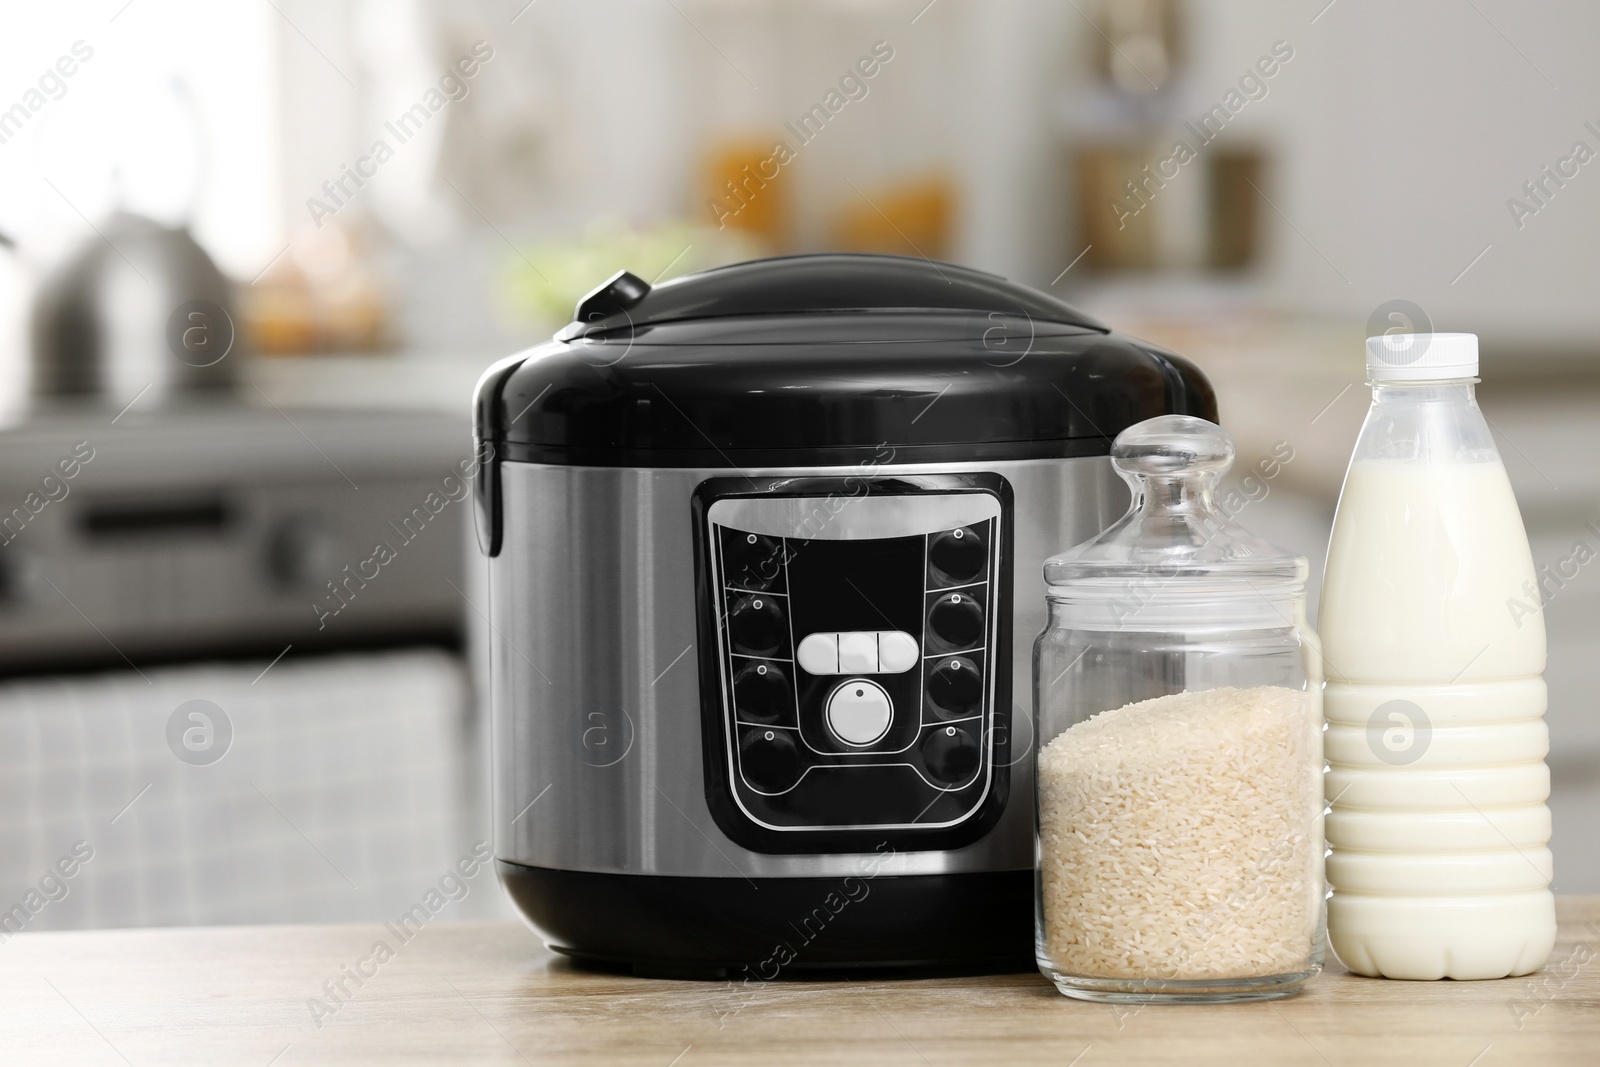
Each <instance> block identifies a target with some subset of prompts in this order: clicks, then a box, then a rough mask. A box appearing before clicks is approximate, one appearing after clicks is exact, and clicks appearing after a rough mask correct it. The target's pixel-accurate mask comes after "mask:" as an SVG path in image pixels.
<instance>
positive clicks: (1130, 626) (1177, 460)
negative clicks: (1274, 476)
mask: <svg viewBox="0 0 1600 1067" xmlns="http://www.w3.org/2000/svg"><path fill="white" fill-rule="evenodd" d="M1234 452H1235V450H1234V445H1233V438H1232V437H1230V436H1229V435H1228V432H1227V431H1226V430H1224V429H1223V428H1222V427H1220V426H1218V425H1217V424H1215V423H1212V422H1207V421H1206V420H1204V419H1199V418H1195V417H1193V416H1191V415H1162V416H1160V417H1158V418H1154V419H1146V420H1145V421H1144V422H1140V423H1135V424H1134V425H1132V426H1130V427H1128V428H1127V429H1126V430H1123V431H1122V432H1121V433H1120V434H1118V435H1117V438H1116V440H1115V441H1114V442H1113V443H1112V446H1111V463H1112V466H1114V467H1115V468H1116V471H1117V473H1118V474H1119V475H1121V476H1122V479H1123V480H1124V481H1126V482H1127V483H1128V486H1129V488H1130V489H1131V490H1132V492H1133V503H1132V506H1131V507H1129V509H1128V512H1127V514H1125V515H1123V516H1122V518H1120V519H1118V520H1117V521H1116V522H1114V523H1112V524H1111V525H1110V526H1109V527H1107V528H1106V529H1105V530H1104V531H1102V532H1101V533H1100V534H1098V535H1097V536H1095V537H1093V538H1091V539H1089V540H1088V541H1085V542H1083V543H1082V544H1080V545H1077V546H1075V547H1073V548H1070V549H1068V550H1067V551H1065V552H1062V553H1060V554H1059V555H1056V556H1052V557H1050V559H1048V560H1046V561H1045V565H1044V578H1045V583H1046V585H1047V589H1046V594H1047V595H1048V596H1049V597H1050V599H1051V600H1052V601H1054V602H1056V603H1057V604H1058V605H1061V606H1063V607H1065V609H1066V619H1065V620H1064V621H1066V622H1067V623H1068V624H1069V625H1073V626H1079V627H1082V628H1084V629H1095V630H1160V631H1172V630H1237V629H1262V628H1278V627H1287V626H1293V625H1296V623H1297V621H1300V613H1301V612H1302V611H1303V606H1304V597H1305V584H1306V575H1307V573H1308V567H1307V564H1306V560H1305V557H1304V556H1296V555H1294V554H1293V553H1290V552H1287V551H1285V550H1284V549H1280V548H1278V547H1276V546H1275V545H1272V544H1271V543H1269V542H1267V541H1264V540H1262V539H1261V538H1259V537H1256V536H1255V535H1254V534H1252V533H1250V532H1249V531H1248V530H1246V529H1244V528H1243V527H1241V526H1240V525H1238V524H1237V523H1236V522H1234V521H1233V518H1232V516H1231V515H1230V514H1229V513H1228V511H1226V510H1225V509H1224V508H1223V507H1222V506H1221V504H1220V503H1219V501H1218V500H1217V492H1216V490H1217V484H1218V482H1220V481H1221V479H1222V476H1223V475H1224V474H1226V473H1227V471H1228V468H1229V467H1231V466H1232V465H1233V460H1234ZM1235 510H1237V509H1235Z"/></svg>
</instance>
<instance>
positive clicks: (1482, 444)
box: [1318, 334, 1556, 979]
mask: <svg viewBox="0 0 1600 1067" xmlns="http://www.w3.org/2000/svg"><path fill="white" fill-rule="evenodd" d="M1477 370H1478V350H1477V338H1476V337H1475V336H1473V335H1472V334H1399V335H1388V336H1385V337H1375V338H1371V339H1369V340H1368V342H1367V371H1368V378H1369V379H1370V380H1371V383H1372V388H1373V402H1372V407H1371V409H1370V410H1369V412H1368V414H1367V420H1366V424H1365V425H1364V426H1363V427H1362V430H1361V436H1360V439H1359V440H1358V442H1357V444H1356V449H1355V455H1354V456H1353V458H1352V460H1351V463H1350V470H1349V473H1348V474H1347V475H1346V476H1345V483H1344V490H1343V492H1342V493H1341V495H1340V498H1339V509H1338V513H1337V515H1336V517H1335V519H1334V526H1333V539H1332V543H1331V545H1330V547H1329V552H1328V566H1327V570H1326V572H1325V575H1324V579H1323V590H1322V608H1321V613H1320V617H1319V626H1318V629H1319V630H1320V631H1321V635H1322V643H1323V652H1324V657H1325V658H1324V665H1325V669H1326V672H1327V678H1328V683H1327V690H1326V693H1325V696H1324V707H1325V712H1326V715H1327V720H1328V732H1327V735H1326V738H1325V741H1326V751H1327V756H1328V764H1329V771H1328V776H1327V791H1328V800H1329V801H1330V803H1331V805H1332V810H1331V812H1330V814H1329V816H1328V820H1327V838H1328V844H1329V846H1330V848H1331V850H1332V851H1331V854H1330V856H1329V858H1328V867H1327V874H1328V881H1329V884H1330V886H1331V887H1332V890H1333V893H1332V896H1331V897H1330V899H1329V902H1328V938H1329V942H1330V944H1331V946H1332V948H1333V950H1334V952H1335V953H1337V954H1338V956H1339V959H1340V960H1341V961H1342V962H1343V963H1344V965H1345V966H1346V967H1348V968H1350V969H1351V970H1352V971H1355V972H1356V973H1358V974H1365V975H1374V976H1379V975H1381V976H1384V977H1389V978H1411V979H1437V978H1458V979H1464V978H1504V977H1507V976H1508V975H1520V974H1527V973H1529V972H1532V971H1535V970H1537V969H1538V968H1539V967H1541V966H1542V965H1543V964H1544V962H1545V960H1546V958H1547V957H1548V956H1549V954H1550V950H1551V948H1552V946H1553V944H1554V941H1555V932H1556V921H1555V902H1554V898H1553V897H1552V895H1551V893H1550V888H1549V886H1550V880H1551V857H1550V850H1549V848H1548V847H1546V846H1547V845H1548V843H1549V840H1550V812H1549V809H1548V808H1546V807H1545V800H1546V799H1547V797H1548V796H1549V792H1550V774H1549V771H1548V769H1547V768H1546V766H1545V763H1544V757H1545V755H1546V753H1547V751H1548V749H1549V736H1548V734H1547V732H1546V730H1545V725H1544V711H1545V685H1544V679H1543V678H1542V674H1543V671H1544V664H1545V634H1544V617H1543V615H1542V614H1541V613H1539V612H1537V611H1534V610H1532V608H1531V605H1537V604H1538V602H1539V597H1538V594H1537V592H1536V591H1535V590H1536V586H1535V584H1534V583H1535V581H1536V578H1535V571H1534V566H1533V560H1532V557H1531V555H1530V554H1529V551H1528V540H1527V535H1526V533H1525V532H1524V530H1523V526H1522V517H1521V515H1520V513H1519V512H1518V510H1517V501H1516V498H1515V497H1514V496H1513V495H1512V491H1511V483H1510V481H1509V480H1508V479H1507V477H1506V472H1505V468H1504V466H1503V465H1502V464H1501V462H1500V456H1499V453H1498V452H1497V451H1496V449H1495V445H1494V440H1493V438H1492V437H1491V436H1490V434H1489V429H1488V426H1487V424H1486V423H1485V422H1484V419H1483V416H1482V414H1481V413H1480V412H1479V410H1478V407H1477V403H1476V401H1475V400H1474V398H1473V383H1474V382H1476V381H1477V377H1476V375H1477Z"/></svg>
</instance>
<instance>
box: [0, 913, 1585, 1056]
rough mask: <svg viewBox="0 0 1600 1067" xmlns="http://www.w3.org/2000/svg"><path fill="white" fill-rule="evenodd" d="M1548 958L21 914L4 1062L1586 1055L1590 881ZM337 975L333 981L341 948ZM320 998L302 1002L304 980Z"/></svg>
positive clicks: (2, 995)
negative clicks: (1040, 955) (1195, 981)
mask: <svg viewBox="0 0 1600 1067" xmlns="http://www.w3.org/2000/svg"><path fill="white" fill-rule="evenodd" d="M1559 906H1560V916H1561V936H1560V939H1559V940H1558V941H1557V943H1556V949H1555V952H1554V953H1553V954H1552V956H1551V959H1550V964H1549V966H1548V967H1547V968H1546V969H1545V971H1544V972H1543V973H1541V974H1539V975H1534V976H1531V977H1528V978H1518V979H1507V980H1505V981H1500V982H1465V983H1454V982H1417V983H1413V982H1388V981H1381V980H1372V979H1365V978H1357V977H1355V976H1352V975H1350V974H1348V973H1346V972H1344V971H1343V970H1342V969H1341V968H1340V967H1339V966H1338V965H1337V964H1336V963H1335V964H1331V965H1330V966H1329V968H1328V970H1327V971H1326V972H1325V973H1324V974H1322V975H1321V976H1320V977H1318V978H1317V979H1316V980H1315V981H1313V982H1312V983H1311V985H1310V987H1309V989H1308V990H1307V992H1306V993H1304V994H1303V995H1302V996H1300V997H1297V998H1294V999H1292V1000H1285V1001H1277V1002H1271V1003H1262V1004H1241V1005H1218V1006H1195V1005H1169V1006H1152V1007H1145V1008H1140V1007H1138V1006H1115V1007H1113V1006H1110V1005H1100V1004H1086V1003H1081V1002H1077V1001H1072V1000H1068V999H1067V998H1065V997H1062V996H1060V995H1059V994H1057V993H1056V992H1055V991H1054V990H1053V989H1051V988H1050V986H1049V985H1048V984H1047V983H1046V982H1045V981H1044V979H1043V978H1041V977H1039V976H1038V975H1037V974H1022V975H1008V976H1002V977H991V978H940V979H925V980H915V981H886V980H880V979H870V980H869V979H864V978H863V979H855V980H849V981H843V980H841V981H836V982H789V981H777V982H771V983H765V984H752V985H750V986H748V987H746V986H743V985H740V984H737V983H728V982H721V983H704V982H669V981H659V980H644V979H637V978H631V977H623V976H619V975H614V974H602V973H593V972H588V971H583V970H578V969H575V968H573V967H572V966H571V965H570V964H569V963H567V962H566V961H564V960H563V959H561V958H560V957H559V956H555V955H552V954H551V953H549V952H547V951H546V950H545V949H543V948H542V947H541V946H540V945H539V942H538V940H537V939H536V938H535V937H534V935H533V934H531V933H529V932H528V931H527V930H526V929H524V928H523V927H521V926H519V925H515V924H512V923H498V922H497V923H486V922H462V923H440V924H438V925H435V926H430V927H424V928H423V929H422V930H420V931H419V932H417V933H416V934H415V935H414V937H413V938H412V939H411V940H410V941H409V942H407V943H405V944H400V945H399V947H398V950H397V951H396V952H395V954H394V956H393V958H392V959H387V960H386V961H384V962H382V963H376V962H374V963H367V964H360V961H362V960H363V959H367V958H369V954H370V953H372V951H373V944H374V942H375V941H376V940H378V939H383V940H385V941H387V942H388V943H389V944H390V945H391V946H394V945H396V944H397V943H398V939H397V938H396V937H395V936H394V934H393V933H392V932H391V931H390V929H389V928H387V927H384V926H378V925H351V926H310V927H308V926H300V927H223V928H186V929H152V930H106V931H91V932H81V933H35V934H26V933H25V934H21V935H19V936H16V937H13V938H12V939H10V940H9V941H7V942H5V943H4V944H0V1000H3V1002H4V1003H5V1005H6V1010H5V1011H4V1013H0V1049H3V1050H4V1057H3V1058H4V1059H5V1061H6V1062H8V1063H46V1062H49V1063H104V1064H114V1063H124V1062H125V1063H128V1064H134V1065H143V1064H158V1063H159V1064H187V1063H193V1064H206V1065H216V1064H224V1063H228V1064H234V1063H237V1064H249V1065H255V1067H267V1065H269V1064H276V1065H278V1067H289V1065H291V1064H303V1063H330V1064H332V1063H338V1064H346V1063H348V1064H393V1063H475V1064H476V1063H497V1064H520V1063H529V1064H531V1063H540V1064H545V1063H595V1064H640V1065H647V1067H669V1065H679V1067H699V1065H702V1064H752V1063H776V1064H786V1063H794V1064H802V1063H803V1064H819V1063H822V1064H834V1063H837V1064H856V1063H863V1062H869V1063H872V1064H874V1065H889V1064H911V1065H920V1067H944V1065H947V1064H957V1063H1004V1064H1034V1063H1038V1064H1052V1065H1056V1067H1063V1065H1067V1064H1083V1065H1084V1067H1093V1065H1096V1064H1106V1063H1141V1064H1183V1065H1185V1067H1188V1065H1192V1064H1195V1063H1226V1064H1241V1063H1275V1064H1308V1065H1309V1064H1322V1065H1331V1064H1346V1063H1352V1064H1360V1065H1362V1067H1383V1065H1385V1064H1403V1065H1406V1067H1421V1065H1424V1064H1443V1065H1448V1067H1469V1065H1471V1067H1492V1065H1495V1064H1527V1063H1538V1064H1586V1065H1587V1064H1593V1063H1595V1062H1596V1060H1597V1057H1600V959H1596V956H1597V955H1600V896H1592V897H1565V898H1562V899H1561V901H1560V905H1559ZM358 965H360V966H361V967H362V969H364V970H365V971H367V972H369V973H371V972H372V971H373V970H374V968H376V973H374V974H372V975H371V977H365V978H362V979H361V982H362V984H361V985H360V986H357V985H356V984H355V982H354V981H351V980H349V979H345V980H344V984H345V986H346V988H348V989H349V991H350V996H349V997H348V998H345V997H344V996H343V994H340V999H341V1001H342V1003H337V1004H335V1003H334V1002H333V1001H331V1000H329V999H328V998H327V993H326V991H325V989H324V983H325V982H327V983H333V982H335V981H337V980H339V979H340V978H341V976H342V974H341V972H342V971H343V969H344V968H347V967H348V968H355V967H357V966H358ZM312 998H322V999H323V1001H324V1004H325V1007H326V1013H325V1014H323V1016H322V1017H321V1018H320V1019H316V1020H314V1019H313V1013H312V1010H311V1005H310V1003H309V1002H310V1001H311V1000H312Z"/></svg>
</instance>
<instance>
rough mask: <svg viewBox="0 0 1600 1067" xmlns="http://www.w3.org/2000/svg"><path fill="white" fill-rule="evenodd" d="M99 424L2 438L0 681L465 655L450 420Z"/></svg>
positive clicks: (228, 413)
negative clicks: (427, 647) (279, 656)
mask: <svg viewBox="0 0 1600 1067" xmlns="http://www.w3.org/2000/svg"><path fill="white" fill-rule="evenodd" d="M113 415H114V412H106V411H103V410H100V409H94V410H92V411H89V412H80V413H75V414H74V413H58V414H55V415H51V416H46V417H43V418H40V419H37V420H35V421H33V422H30V423H29V424H27V425H25V426H22V427H19V428H15V429H11V430H8V431H4V432H0V673H8V674H14V673H18V672H33V671H37V670H39V669H41V668H44V667H50V666H74V667H80V666H93V665H96V664H105V665H126V663H127V662H129V661H131V662H133V663H139V664H143V663H146V662H151V661H157V660H160V661H172V660H181V659H193V658H196V657H199V656H213V655H253V654H257V653H262V652H267V653H272V654H275V653H276V652H278V651H279V650H281V649H283V648H284V647H285V646H286V645H289V644H294V645H295V646H296V648H297V649H299V650H300V651H301V652H302V653H304V652H307V651H330V650H334V649H338V648H347V647H352V646H360V645H367V644H373V643H381V644H390V643H395V642H399V641H409V640H432V641H439V642H444V643H449V644H459V643H460V639H461V633H462V627H463V618H464V611H465V610H466V605H465V604H464V602H463V599H462V593H461V592H458V591H457V590H458V588H462V587H463V585H462V580H461V572H462V567H463V562H462V561H463V550H464V545H465V536H464V533H465V531H464V523H465V521H466V513H467V512H468V510H469V507H468V504H467V502H466V494H467V493H468V492H469V491H470V482H469V481H467V480H466V479H464V478H463V477H462V470H461V467H460V464H462V463H463V462H464V461H469V459H470V454H471V442H470V437H469V432H468V429H467V427H466V425H465V423H464V421H463V420H461V419H460V418H454V417H450V416H447V415H444V414H439V413H428V412H418V413H398V412H378V411H336V410H317V409H311V410H297V411H292V412H283V411H279V410H276V409H273V408H270V407H264V408H259V409H258V408H249V407H243V406H232V405H208V406H197V407H193V408H188V409H178V410H168V411H163V412H161V413H158V414H153V415H148V416H141V415H139V414H138V413H136V412H129V413H127V414H125V415H123V416H122V417H121V418H120V419H117V420H116V421H115V422H113V421H112V416H113ZM380 545H384V546H387V549H388V551H387V552H386V553H378V555H377V558H375V552H378V548H379V546H380ZM380 560H386V562H380ZM452 583H453V584H452Z"/></svg>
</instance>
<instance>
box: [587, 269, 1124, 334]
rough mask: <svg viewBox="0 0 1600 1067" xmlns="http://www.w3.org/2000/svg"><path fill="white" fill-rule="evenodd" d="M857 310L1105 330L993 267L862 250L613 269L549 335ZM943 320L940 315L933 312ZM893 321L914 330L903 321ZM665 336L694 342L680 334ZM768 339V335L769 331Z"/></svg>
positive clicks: (802, 327) (804, 327)
mask: <svg viewBox="0 0 1600 1067" xmlns="http://www.w3.org/2000/svg"><path fill="white" fill-rule="evenodd" d="M863 312H877V313H884V312H893V313H898V314H899V315H902V316H903V315H905V314H913V315H915V314H918V313H920V314H921V315H922V316H923V317H926V316H927V315H928V314H929V313H933V314H934V315H936V316H937V315H938V313H940V312H945V313H956V314H960V315H963V316H965V317H967V318H976V319H980V320H981V319H983V318H984V317H985V316H986V315H988V314H989V313H991V312H992V313H994V314H997V315H1002V316H1012V317H1016V318H1019V319H1025V320H1031V321H1033V322H1034V323H1037V324H1039V325H1041V326H1061V325H1065V326H1070V327H1075V328H1078V329H1085V330H1094V331H1096V332H1098V333H1109V332H1110V331H1109V330H1108V329H1107V328H1106V327H1105V326H1102V325H1101V324H1100V323H1098V322H1096V321H1095V320H1094V319H1092V318H1090V317H1089V316H1087V315H1085V314H1084V313H1083V312H1081V311H1079V310H1077V309H1076V308H1074V307H1072V306H1070V305H1068V304H1064V303H1062V302H1061V301H1060V300H1057V299H1056V298H1055V297H1052V296H1047V295H1046V294H1044V293H1041V292H1039V291H1037V290H1035V289H1029V288H1027V287H1026V286H1021V285H1013V284H1012V283H1011V282H1009V281H1007V280H1006V279H1004V278H1002V277H1000V276H999V275H998V274H988V273H986V272H984V271H979V270H972V269H970V268H967V267H956V266H952V265H951V264H949V263H935V262H933V261H932V260H926V259H909V258H906V257H904V256H879V255H863V254H859V253H857V254H848V253H846V254H840V253H834V254H830V255H811V256H780V257H777V258H775V259H758V260H755V261H753V262H749V263H738V264H734V265H733V266H728V267H718V268H715V269H713V270H707V271H701V272H700V273H698V274H689V275H685V276H683V277H681V278H674V279H673V280H672V281H669V282H666V283H664V284H662V285H659V286H656V287H654V288H652V287H651V286H650V285H649V284H648V283H646V282H645V281H643V280H642V279H640V278H639V277H637V276H636V275H633V274H630V273H628V272H627V271H621V272H619V273H618V274H617V275H615V276H614V277H613V278H611V280H610V281H608V282H606V283H605V284H604V285H602V286H600V288H598V289H596V290H595V291H594V292H592V293H590V294H589V295H588V296H586V297H584V298H583V300H581V301H580V302H579V303H578V310H577V313H576V314H575V315H574V316H573V322H572V323H571V324H570V325H569V326H567V327H566V328H565V329H564V330H562V331H561V332H560V333H558V334H556V339H557V340H573V339H576V338H579V337H584V336H588V337H594V336H596V335H598V334H601V333H608V332H619V331H633V332H635V333H638V332H640V331H646V330H647V329H648V328H649V327H651V326H655V325H658V324H661V323H667V322H684V321H686V320H704V319H724V318H727V317H729V316H733V315H740V316H743V315H778V316H784V317H789V316H806V317H809V316H813V315H817V314H823V315H833V314H850V313H854V317H856V318H858V319H859V318H860V317H861V313H863ZM938 317H940V318H943V316H938ZM816 325H821V326H823V330H822V331H821V333H820V335H819V334H818V332H817V331H813V330H811V329H809V328H808V324H807V322H806V320H805V319H802V320H800V321H799V322H796V323H794V324H793V325H792V326H791V327H790V328H789V329H788V330H786V331H785V335H784V337H783V338H782V339H783V340H784V341H787V342H789V343H793V342H796V341H801V340H807V339H810V338H812V337H813V336H816V339H819V340H833V339H834V338H833V337H832V336H831V335H829V334H828V332H827V327H828V326H831V325H833V324H822V323H816ZM899 325H900V326H901V327H902V328H906V327H910V328H911V329H916V325H915V324H914V323H910V322H903V321H902V322H900V323H899ZM681 336H682V337H683V339H682V340H675V341H674V342H673V343H679V344H688V343H694V340H693V338H692V334H687V333H686V334H683V335H681ZM774 340H776V338H774Z"/></svg>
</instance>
